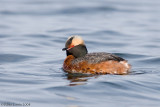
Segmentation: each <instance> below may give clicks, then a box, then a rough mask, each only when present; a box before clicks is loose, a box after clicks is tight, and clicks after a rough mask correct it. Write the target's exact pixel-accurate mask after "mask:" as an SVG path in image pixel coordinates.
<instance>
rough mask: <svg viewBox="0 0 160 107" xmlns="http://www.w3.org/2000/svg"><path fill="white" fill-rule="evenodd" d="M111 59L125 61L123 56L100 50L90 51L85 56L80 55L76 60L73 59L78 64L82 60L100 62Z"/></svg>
mask: <svg viewBox="0 0 160 107" xmlns="http://www.w3.org/2000/svg"><path fill="white" fill-rule="evenodd" d="M109 60H114V61H118V62H120V61H124V59H123V58H121V57H118V56H116V55H113V54H110V53H106V52H99V53H88V54H86V55H85V56H83V57H78V58H76V59H75V60H73V61H72V64H77V63H80V62H82V61H87V62H88V63H94V64H95V63H99V62H104V61H109Z"/></svg>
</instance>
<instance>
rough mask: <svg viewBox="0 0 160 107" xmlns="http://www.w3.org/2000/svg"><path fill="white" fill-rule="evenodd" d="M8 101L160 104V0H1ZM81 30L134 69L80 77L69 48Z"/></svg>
mask: <svg viewBox="0 0 160 107" xmlns="http://www.w3.org/2000/svg"><path fill="white" fill-rule="evenodd" d="M0 7H1V8H0V20H1V21H0V96H1V97H0V102H1V106H3V105H2V104H4V103H14V104H22V103H30V104H31V105H30V106H31V107H44V106H46V107H53V106H54V107H117V106H119V107H159V106H160V91H159V90H160V55H159V53H160V35H159V34H160V29H159V28H160V18H159V17H160V2H159V1H158V0H155V1H150V0H140V1H139V0H134V1H127V0H118V1H117V0H101V1H97V0H92V1H90V0H81V1H75V0H68V1H65V0H60V1H59V0H45V1H44V0H34V1H33V0H1V1H0ZM70 35H81V36H82V37H83V39H84V40H85V43H86V45H87V48H88V51H89V52H110V53H114V54H116V55H119V56H121V57H123V58H125V59H127V60H128V61H129V63H130V64H131V65H132V72H131V73H130V74H129V75H123V76H122V75H97V76H90V75H72V74H66V73H65V72H64V71H63V70H62V64H63V61H64V59H65V57H66V55H65V52H63V51H61V49H62V48H63V47H64V44H65V41H66V39H67V38H68V36H70Z"/></svg>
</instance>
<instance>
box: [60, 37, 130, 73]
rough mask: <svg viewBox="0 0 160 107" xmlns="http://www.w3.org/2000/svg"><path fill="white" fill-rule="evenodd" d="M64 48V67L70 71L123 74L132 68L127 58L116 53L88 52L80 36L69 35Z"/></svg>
mask: <svg viewBox="0 0 160 107" xmlns="http://www.w3.org/2000/svg"><path fill="white" fill-rule="evenodd" d="M63 50H66V53H67V58H66V59H65V61H64V64H63V69H64V70H65V71H66V72H68V73H87V74H120V75H123V74H127V73H128V72H129V70H130V68H131V66H130V65H129V64H128V63H127V61H126V60H124V59H123V58H121V57H118V56H116V55H113V54H110V53H105V52H99V53H88V51H87V48H86V46H85V44H84V41H83V40H82V38H81V37H79V36H71V37H69V38H68V40H67V42H66V45H65V48H64V49H63Z"/></svg>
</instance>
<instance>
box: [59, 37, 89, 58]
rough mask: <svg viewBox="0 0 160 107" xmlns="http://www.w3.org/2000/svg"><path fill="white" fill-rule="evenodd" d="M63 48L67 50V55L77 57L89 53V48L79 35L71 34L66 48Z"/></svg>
mask: <svg viewBox="0 0 160 107" xmlns="http://www.w3.org/2000/svg"><path fill="white" fill-rule="evenodd" d="M62 50H63V51H65V50H66V53H67V56H68V55H73V56H74V57H76V58H77V57H82V56H84V55H86V54H87V48H86V46H85V43H84V41H83V39H82V38H81V37H80V36H77V35H75V36H70V37H69V38H68V39H67V41H66V44H65V48H63V49H62Z"/></svg>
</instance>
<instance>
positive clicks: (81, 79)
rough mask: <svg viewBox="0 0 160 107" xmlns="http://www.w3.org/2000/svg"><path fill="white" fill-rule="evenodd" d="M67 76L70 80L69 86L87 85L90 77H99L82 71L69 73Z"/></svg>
mask: <svg viewBox="0 0 160 107" xmlns="http://www.w3.org/2000/svg"><path fill="white" fill-rule="evenodd" d="M66 76H67V78H66V79H67V80H69V81H70V84H69V86H77V85H85V84H87V81H88V79H90V77H94V78H97V77H98V75H93V74H81V73H67V74H66Z"/></svg>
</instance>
